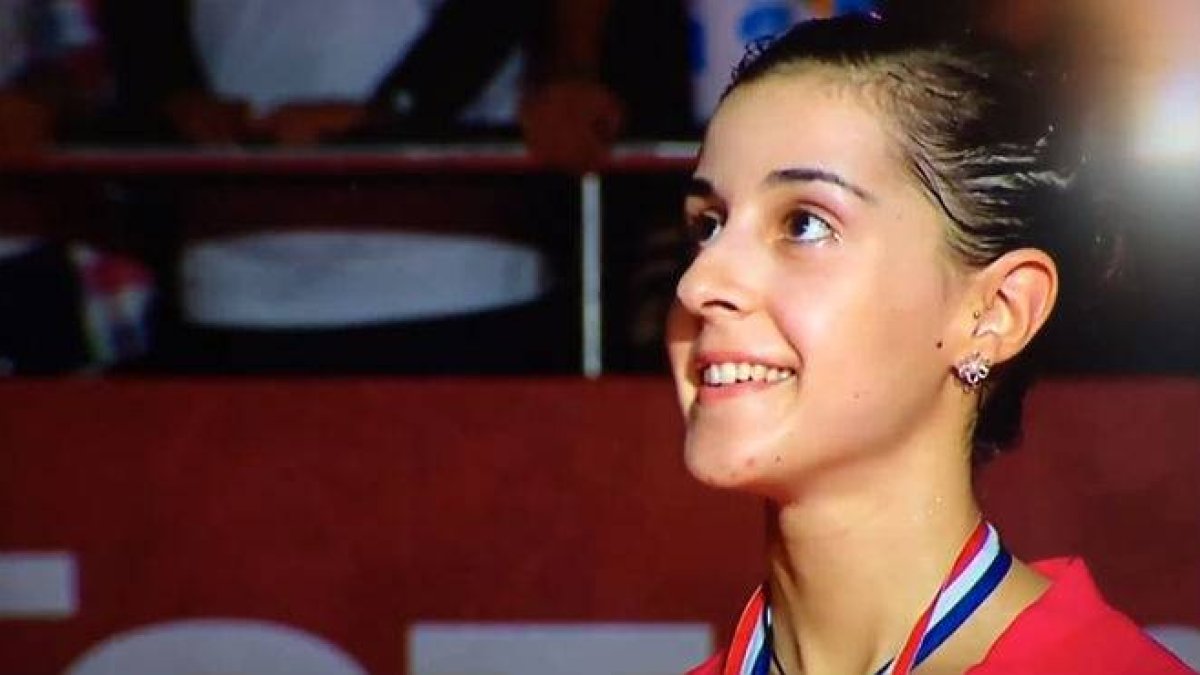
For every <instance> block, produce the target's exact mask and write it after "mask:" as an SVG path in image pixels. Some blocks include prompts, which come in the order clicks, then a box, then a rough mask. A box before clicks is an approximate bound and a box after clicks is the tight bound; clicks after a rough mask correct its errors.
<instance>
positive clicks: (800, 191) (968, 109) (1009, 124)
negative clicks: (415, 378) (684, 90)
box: [667, 18, 1189, 675]
mask: <svg viewBox="0 0 1200 675" xmlns="http://www.w3.org/2000/svg"><path fill="white" fill-rule="evenodd" d="M1014 65H1015V64H1014V62H1013V61H1011V60H1007V59H1003V58H998V57H997V56H992V55H990V54H989V53H988V52H987V51H986V50H983V49H977V48H974V47H971V46H969V45H965V44H951V43H942V42H928V43H926V42H924V41H911V40H908V39H906V38H904V37H902V36H899V35H897V34H895V33H894V32H893V31H892V30H891V29H889V28H888V27H887V26H886V25H884V24H883V23H881V22H877V21H874V20H872V19H868V18H845V19H834V20H829V21H821V22H813V23H808V24H803V25H800V26H798V27H796V28H795V29H793V30H792V31H791V32H789V33H787V34H786V35H784V36H783V37H782V38H780V39H778V40H777V41H775V42H773V43H772V44H771V45H769V46H768V47H766V48H765V49H764V50H763V51H762V52H760V53H759V54H757V55H756V56H753V57H751V58H750V59H749V60H748V61H747V63H745V64H743V66H742V67H741V68H740V69H739V72H738V73H736V75H735V78H734V83H733V85H732V86H731V88H730V90H729V91H728V93H727V94H726V96H725V98H724V99H723V101H722V103H721V105H720V106H719V108H718V110H717V112H716V114H715V116H714V118H713V119H712V121H711V124H710V126H709V128H708V131H707V135H706V137H705V140H704V146H703V150H702V152H701V155H700V159H699V165H698V167H697V170H696V173H695V176H694V179H693V181H692V185H691V189H690V191H689V196H688V197H687V203H686V211H687V219H688V222H689V225H690V229H691V231H692V232H693V233H694V235H695V237H696V240H697V250H696V254H695V257H694V259H693V260H692V262H691V264H690V266H689V267H688V269H687V271H686V273H685V274H684V276H683V277H682V279H681V280H680V282H679V286H678V291H677V296H678V297H677V303H676V306H675V308H674V310H673V312H672V316H671V318H670V320H669V323H668V330H667V333H668V335H667V342H668V350H669V353H670V358H671V362H672V369H673V373H674V376H675V379H676V383H677V388H678V392H679V398H680V402H681V405H682V407H683V411H684V414H685V417H686V422H687V443H686V462H687V465H688V468H689V469H690V471H691V472H692V473H693V474H694V475H695V476H696V477H697V478H698V479H699V480H701V481H703V482H705V483H707V484H709V485H713V486H716V487H720V488H729V489H736V490H741V491H745V492H749V493H752V494H754V495H757V496H760V497H762V498H764V499H765V500H766V501H767V504H768V505H769V518H768V522H769V526H768V527H769V532H768V546H767V561H768V564H767V570H768V575H767V580H766V582H765V584H764V585H763V586H762V587H761V588H760V589H759V590H758V591H757V592H756V593H755V594H754V596H753V597H752V599H751V600H750V603H749V605H748V607H747V608H746V610H745V612H744V614H743V616H742V619H741V621H740V622H739V624H738V626H737V628H736V630H735V636H734V640H733V643H732V645H731V646H730V648H729V649H728V650H726V651H725V652H722V653H720V654H718V655H716V656H715V657H713V659H712V660H710V661H709V662H707V663H706V664H704V665H702V666H700V667H699V668H697V669H696V670H694V671H693V673H696V674H708V673H712V674H717V673H739V674H741V673H776V674H783V673H787V674H788V675H795V674H797V673H806V674H809V675H811V674H813V673H833V674H836V675H847V674H857V673H864V674H872V673H907V672H910V671H913V670H915V671H916V672H919V673H929V674H932V673H962V672H971V673H976V674H984V673H1055V674H1059V675H1064V674H1071V673H1092V674H1094V673H1185V672H1189V671H1188V670H1187V669H1186V668H1185V667H1184V666H1183V665H1182V664H1181V663H1179V662H1178V661H1177V660H1176V659H1174V658H1173V657H1172V656H1171V655H1169V653H1167V652H1166V651H1165V650H1162V649H1160V648H1159V647H1157V646H1156V645H1155V644H1154V643H1153V642H1152V641H1151V640H1149V639H1148V638H1146V637H1144V636H1143V635H1142V633H1141V632H1140V631H1139V630H1138V629H1137V628H1136V627H1135V626H1134V624H1133V623H1132V622H1130V621H1129V620H1128V619H1127V618H1125V617H1124V616H1122V615H1121V614H1119V613H1118V612H1117V611H1115V610H1113V609H1111V608H1110V607H1108V606H1107V605H1106V604H1105V603H1104V601H1103V600H1102V599H1101V597H1100V595H1099V594H1098V592H1097V591H1096V589H1095V587H1094V585H1093V584H1092V582H1091V580H1090V578H1089V577H1088V573H1087V570H1086V569H1085V567H1084V566H1083V564H1082V563H1081V562H1079V561H1076V560H1065V561H1062V560H1060V561H1048V562H1043V563H1034V564H1032V565H1027V564H1026V563H1023V562H1021V561H1019V560H1016V559H1014V558H1013V557H1012V556H1011V555H1009V554H1008V553H1007V552H1006V551H1005V549H1004V548H1003V545H1002V544H1001V543H1000V541H999V539H998V536H997V533H996V532H995V530H994V529H993V528H992V527H991V526H989V525H988V524H987V522H986V521H985V520H983V519H982V516H981V514H980V511H979V508H978V506H977V504H976V500H975V497H974V495H973V492H972V487H971V475H972V469H973V466H974V465H975V464H977V463H978V461H979V460H981V459H984V458H985V457H986V454H987V453H989V452H991V451H992V450H993V449H994V448H995V447H997V446H998V445H1002V444H1003V443H1005V442H1007V441H1011V440H1012V436H1013V435H1014V434H1015V428H1013V425H1014V416H1013V414H1012V412H1013V411H1014V410H1019V400H1020V396H1021V393H1022V392H1021V390H1022V389H1023V385H1024V382H1025V381H1026V378H1025V377H1024V376H1023V374H1022V372H1021V369H1022V364H1021V361H1022V353H1023V352H1025V351H1027V348H1028V346H1029V344H1030V341H1031V340H1032V339H1033V338H1034V336H1035V335H1036V334H1037V333H1038V331H1039V329H1040V328H1041V327H1042V326H1043V324H1044V323H1045V322H1046V320H1047V317H1048V316H1049V315H1050V312H1051V309H1052V308H1053V306H1054V302H1055V297H1056V294H1057V292H1058V286H1059V277H1058V272H1057V269H1056V266H1055V262H1054V259H1053V257H1052V254H1051V253H1050V252H1049V251H1048V247H1047V245H1046V244H1045V243H1044V242H1045V241H1046V240H1047V239H1048V238H1049V237H1048V232H1049V231H1050V230H1051V229H1052V228H1053V227H1054V226H1055V224H1056V223H1055V222H1054V220H1053V219H1052V218H1047V217H1046V216H1045V215H1044V214H1046V213H1049V212H1050V211H1051V210H1050V209H1048V208H1047V207H1049V206H1050V205H1051V204H1052V202H1053V201H1054V200H1055V199H1058V198H1060V197H1062V196H1064V195H1065V194H1066V192H1067V191H1068V188H1069V180H1068V178H1067V177H1066V176H1065V175H1063V174H1062V173H1060V172H1058V171H1056V170H1055V169H1054V158H1053V152H1052V151H1053V146H1054V136H1055V134H1054V131H1055V130H1054V127H1053V126H1051V125H1050V124H1049V123H1047V122H1046V121H1044V120H1041V119H1038V118H1037V117H1036V116H1035V115H1031V114H1030V111H1029V110H1027V109H1026V108H1027V107H1029V99H1030V98H1032V95H1033V94H1036V93H1037V92H1036V81H1035V80H1033V79H1030V78H1031V76H1029V75H1028V73H1027V72H1026V71H1021V70H1019V69H1017V68H1015V67H1014Z"/></svg>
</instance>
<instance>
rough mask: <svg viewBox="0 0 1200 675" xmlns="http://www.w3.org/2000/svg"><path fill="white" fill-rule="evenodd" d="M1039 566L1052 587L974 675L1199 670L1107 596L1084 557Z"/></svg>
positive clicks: (1150, 674)
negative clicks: (1119, 609) (1151, 634)
mask: <svg viewBox="0 0 1200 675" xmlns="http://www.w3.org/2000/svg"><path fill="white" fill-rule="evenodd" d="M1033 567H1034V569H1036V570H1037V571H1038V572H1039V573H1041V574H1043V575H1045V576H1046V577H1047V578H1048V579H1049V580H1050V588H1049V589H1048V590H1047V591H1046V592H1045V593H1044V594H1043V595H1042V596H1041V597H1040V598H1038V600H1037V601H1036V602H1034V603H1033V604H1032V605H1030V606H1029V607H1028V608H1026V609H1025V610H1024V611H1023V612H1021V614H1020V615H1018V616H1017V618H1016V620H1015V621H1013V623H1012V624H1011V625H1010V626H1009V627H1008V629H1007V630H1005V631H1004V633H1003V634H1002V635H1001V636H1000V638H999V639H998V640H997V641H996V642H995V644H993V645H992V648H991V650H990V651H989V652H988V655H987V657H986V658H985V659H984V660H983V662H982V663H979V664H978V665H976V666H975V667H974V668H972V669H971V670H970V671H969V672H970V675H989V674H991V673H1013V672H1023V673H1059V674H1061V675H1072V674H1074V673H1081V674H1082V673H1089V674H1097V675H1103V674H1113V675H1116V674H1119V673H1130V674H1133V673H1137V674H1139V675H1156V674H1159V673H1162V674H1163V675H1174V674H1176V673H1181V674H1182V673H1192V672H1193V671H1192V670H1191V669H1190V668H1188V667H1187V666H1185V665H1184V664H1183V663H1182V662H1180V661H1179V660H1178V659H1177V658H1175V656H1174V655H1172V654H1171V653H1170V652H1168V651H1167V650H1166V649H1165V648H1163V647H1162V646H1160V645H1159V644H1158V643H1156V642H1154V640H1153V639H1151V638H1150V637H1149V636H1147V635H1146V634H1145V633H1144V632H1142V630H1141V629H1140V628H1138V626H1137V624H1135V623H1134V622H1133V621H1132V620H1131V619H1129V617H1127V616H1125V615H1124V614H1122V613H1121V612H1119V611H1117V610H1116V609H1114V608H1113V607H1112V606H1110V605H1109V604H1108V603H1107V602H1106V601H1105V600H1104V597H1103V596H1102V595H1101V594H1100V591H1099V589H1098V588H1097V587H1096V584H1095V582H1094V581H1093V580H1092V576H1091V574H1090V573H1089V572H1088V569H1087V566H1086V565H1085V564H1084V563H1083V561H1082V560H1079V559H1077V558H1061V559H1054V560H1048V561H1044V562H1040V563H1035V564H1034V565H1033Z"/></svg>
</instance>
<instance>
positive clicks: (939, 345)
mask: <svg viewBox="0 0 1200 675" xmlns="http://www.w3.org/2000/svg"><path fill="white" fill-rule="evenodd" d="M942 345H943V343H942V341H941V340H938V342H937V348H938V349H941V348H942Z"/></svg>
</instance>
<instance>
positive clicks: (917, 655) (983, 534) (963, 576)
mask: <svg viewBox="0 0 1200 675" xmlns="http://www.w3.org/2000/svg"><path fill="white" fill-rule="evenodd" d="M1011 567H1012V556H1011V555H1010V554H1009V553H1008V551H1006V550H1005V549H1004V547H1003V546H1001V545H1000V536H999V535H998V534H997V533H996V528H994V527H992V526H991V525H990V524H988V523H985V522H980V523H979V525H978V526H976V528H975V530H974V532H972V533H971V536H970V538H969V539H967V542H966V544H964V545H963V548H962V550H961V551H960V552H959V554H958V557H957V558H955V560H954V565H952V566H951V568H950V573H949V574H947V575H946V580H945V581H944V582H943V583H942V585H941V587H940V588H939V589H938V591H937V594H936V595H935V596H934V598H933V601H932V602H930V603H929V606H928V607H927V608H926V609H925V611H924V612H922V613H921V616H920V618H918V619H917V622H916V624H915V625H914V626H913V628H912V630H911V631H910V632H909V636H908V639H907V640H905V642H904V646H903V647H901V649H900V651H899V653H898V654H897V655H896V657H895V658H893V659H892V660H890V661H888V662H887V663H886V664H884V665H883V667H881V668H880V669H879V670H878V671H877V672H876V675H908V673H910V672H911V671H912V670H913V669H914V668H916V667H917V666H918V665H920V664H921V663H922V662H923V661H924V660H925V659H927V658H929V656H930V654H932V653H933V652H934V650H936V649H937V648H938V647H940V646H941V645H942V643H944V642H945V641H946V640H947V639H948V638H949V637H950V636H951V635H952V634H953V633H954V631H955V630H957V629H958V628H959V627H960V626H962V624H963V623H965V622H966V620H967V619H968V618H969V617H970V616H971V615H972V614H973V613H974V612H975V610H976V609H978V608H979V606H980V605H981V604H983V601H984V600H986V599H987V598H988V596H990V595H991V594H992V592H993V591H995V590H996V587H997V586H999V585H1000V582H1001V581H1003V580H1004V577H1005V575H1006V574H1008V570H1009V569H1010V568H1011ZM771 660H772V655H771V609H770V606H769V605H768V603H767V599H766V592H765V591H764V590H763V587H761V586H760V587H759V588H758V589H757V590H756V591H755V592H754V595H753V596H751V598H750V602H749V603H747V605H746V608H745V609H744V610H742V616H741V618H740V619H739V620H738V623H737V627H736V628H735V629H734V633H733V642H732V643H731V644H730V647H729V654H728V656H727V657H726V660H725V670H724V672H723V675H766V674H767V673H768V672H769V671H770V666H771Z"/></svg>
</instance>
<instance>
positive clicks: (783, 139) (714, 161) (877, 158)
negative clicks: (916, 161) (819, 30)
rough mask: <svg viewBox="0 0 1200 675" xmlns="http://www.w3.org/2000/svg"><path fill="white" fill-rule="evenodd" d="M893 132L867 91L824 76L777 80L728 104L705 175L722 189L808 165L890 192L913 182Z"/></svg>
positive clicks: (709, 138) (714, 128)
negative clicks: (889, 185)
mask: <svg viewBox="0 0 1200 675" xmlns="http://www.w3.org/2000/svg"><path fill="white" fill-rule="evenodd" d="M893 127H894V125H893V124H892V120H891V119H890V118H889V117H888V115H887V113H885V112H884V111H883V109H882V107H881V106H878V105H876V104H874V103H873V102H872V101H871V100H870V99H869V97H868V95H867V94H866V93H865V91H864V89H863V88H862V87H861V86H856V85H855V84H852V83H848V82H846V81H843V80H839V79H838V78H836V77H833V76H832V75H831V74H829V73H827V72H825V71H823V70H817V71H809V70H804V71H797V72H786V73H780V74H772V75H768V76H766V77H764V78H762V79H761V80H757V81H754V82H751V83H747V84H743V85H741V86H739V87H738V88H737V89H735V90H734V91H733V92H731V93H730V95H729V96H728V97H727V98H726V99H725V100H724V101H723V102H722V104H721V106H720V107H719V108H718V109H717V112H716V114H715V115H714V116H713V119H712V121H711V123H710V125H709V128H708V132H707V134H706V135H705V140H704V145H703V148H702V150H701V153H700V162H699V166H698V169H697V175H698V176H700V177H703V178H705V179H706V180H709V181H711V182H713V183H714V184H715V185H717V186H718V187H720V185H721V184H723V183H729V182H731V181H734V182H746V181H760V180H762V179H765V178H766V177H767V176H769V175H770V174H771V173H772V172H775V171H778V170H780V169H784V168H788V167H795V166H806V167H818V168H823V169H827V170H830V171H834V172H836V173H838V174H839V175H843V176H846V177H847V178H850V179H852V180H854V181H855V182H856V183H858V184H863V183H876V184H878V183H882V184H883V185H881V186H880V187H881V189H882V188H884V187H886V184H887V183H889V182H892V181H898V180H904V179H905V178H906V176H905V172H904V168H903V166H902V164H901V162H899V161H898V159H897V157H898V155H897V153H896V146H895V141H894V135H893V134H892V133H891V129H892V128H893ZM731 187H732V186H731Z"/></svg>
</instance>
